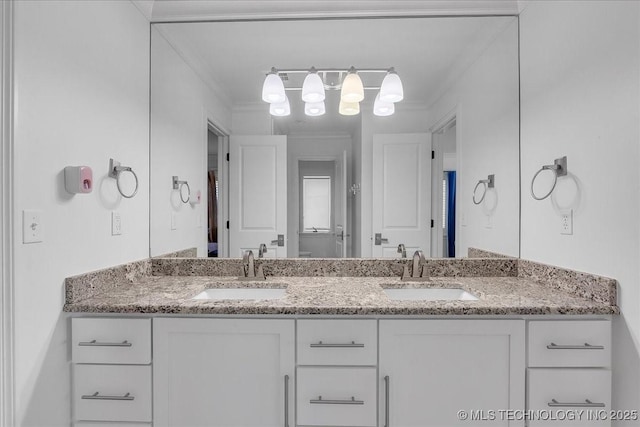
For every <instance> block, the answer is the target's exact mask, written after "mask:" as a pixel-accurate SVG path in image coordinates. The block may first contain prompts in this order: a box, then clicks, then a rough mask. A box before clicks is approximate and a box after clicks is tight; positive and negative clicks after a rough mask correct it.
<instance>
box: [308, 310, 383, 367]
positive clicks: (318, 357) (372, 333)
mask: <svg viewBox="0 0 640 427" xmlns="http://www.w3.org/2000/svg"><path fill="white" fill-rule="evenodd" d="M377 336H378V334H377V325H376V321H375V320H298V344H297V346H298V364H299V365H343V366H344V365H371V366H373V365H376V364H377V351H376V349H377Z"/></svg>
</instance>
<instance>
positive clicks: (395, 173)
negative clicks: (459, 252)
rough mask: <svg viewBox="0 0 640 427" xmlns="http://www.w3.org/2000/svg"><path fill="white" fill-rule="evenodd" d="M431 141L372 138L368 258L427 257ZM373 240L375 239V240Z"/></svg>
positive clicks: (420, 137)
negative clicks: (400, 249)
mask: <svg viewBox="0 0 640 427" xmlns="http://www.w3.org/2000/svg"><path fill="white" fill-rule="evenodd" d="M430 154H431V135H430V134H427V133H412V134H379V135H373V187H372V191H373V193H372V196H373V230H372V233H373V236H372V237H373V239H372V242H371V244H372V251H371V253H372V255H373V256H374V257H376V258H394V257H399V256H400V255H401V254H399V253H398V252H397V248H398V245H399V244H400V243H402V244H404V245H405V247H406V248H407V256H408V257H411V255H412V254H413V252H414V251H416V250H418V249H420V250H422V251H423V252H424V254H425V256H429V255H430V252H431V250H430V249H431V248H430V245H431V240H430V238H431V209H430V205H431V160H430V158H431V157H430ZM376 235H379V237H380V238H379V239H376Z"/></svg>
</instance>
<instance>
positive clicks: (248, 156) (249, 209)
mask: <svg viewBox="0 0 640 427" xmlns="http://www.w3.org/2000/svg"><path fill="white" fill-rule="evenodd" d="M229 145H230V147H229V153H230V155H229V169H230V171H229V175H230V176H229V239H230V242H229V248H230V252H229V254H230V256H231V257H241V256H242V254H243V253H244V251H246V250H249V249H251V250H253V253H254V255H255V256H256V258H257V257H258V248H259V247H260V244H261V243H264V244H266V245H267V252H266V253H265V255H264V256H265V258H285V257H286V256H287V248H286V242H287V239H286V231H287V137H286V136H282V135H233V136H231V138H230V144H229ZM279 236H281V237H280V239H279ZM279 240H280V241H279Z"/></svg>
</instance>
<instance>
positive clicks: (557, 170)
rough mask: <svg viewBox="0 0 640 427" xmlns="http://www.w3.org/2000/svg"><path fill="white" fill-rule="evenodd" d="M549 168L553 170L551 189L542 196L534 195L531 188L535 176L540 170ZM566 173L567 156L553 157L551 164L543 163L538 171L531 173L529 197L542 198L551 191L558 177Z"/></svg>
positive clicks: (536, 176) (547, 195)
mask: <svg viewBox="0 0 640 427" xmlns="http://www.w3.org/2000/svg"><path fill="white" fill-rule="evenodd" d="M545 170H550V171H552V172H553V185H551V189H550V190H549V191H548V192H547V193H546V194H545V195H544V196H542V197H538V196H536V193H535V191H534V190H533V185H534V184H535V182H536V178H538V175H540V173H541V172H542V171H545ZM566 175H567V156H564V157H560V158H559V159H555V160H554V161H553V164H552V165H544V166H542V167H541V168H540V170H538V172H536V173H535V175H533V178H532V179H531V197H533V198H534V199H535V200H544V199H546V198H547V197H549V196H550V195H551V193H553V190H555V188H556V184H557V183H558V177H560V176H566Z"/></svg>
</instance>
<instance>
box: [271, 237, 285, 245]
mask: <svg viewBox="0 0 640 427" xmlns="http://www.w3.org/2000/svg"><path fill="white" fill-rule="evenodd" d="M271 245H272V246H275V245H277V246H284V234H278V238H277V239H276V240H272V241H271Z"/></svg>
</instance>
